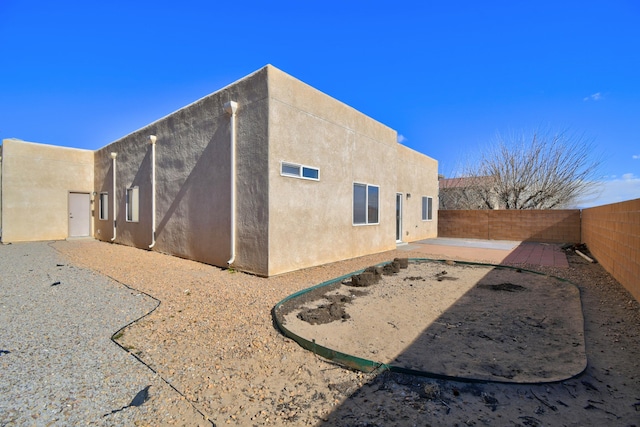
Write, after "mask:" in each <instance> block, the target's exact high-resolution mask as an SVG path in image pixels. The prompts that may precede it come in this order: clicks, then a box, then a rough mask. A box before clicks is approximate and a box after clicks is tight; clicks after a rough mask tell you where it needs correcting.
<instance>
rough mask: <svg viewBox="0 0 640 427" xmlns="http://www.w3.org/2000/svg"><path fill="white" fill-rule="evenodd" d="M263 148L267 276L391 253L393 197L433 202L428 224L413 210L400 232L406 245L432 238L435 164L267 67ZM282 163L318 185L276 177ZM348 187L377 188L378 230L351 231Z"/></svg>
mask: <svg viewBox="0 0 640 427" xmlns="http://www.w3.org/2000/svg"><path fill="white" fill-rule="evenodd" d="M269 147H270V149H269V217H270V218H269V275H274V274H279V273H283V272H287V271H292V270H296V269H300V268H305V267H310V266H314V265H320V264H324V263H328V262H332V261H337V260H342V259H348V258H353V257H357V256H362V255H366V254H371V253H376V252H382V251H385V250H390V249H394V248H395V247H396V240H395V200H396V199H395V197H396V192H397V191H414V192H415V193H416V194H425V195H427V193H429V194H430V195H431V196H433V197H434V201H435V203H436V205H434V220H433V221H431V222H429V223H423V222H422V221H418V220H417V219H416V218H419V216H420V213H421V212H420V211H419V210H418V211H416V212H413V211H411V213H410V214H409V212H408V214H409V216H408V217H407V219H406V220H405V222H404V224H405V226H406V227H407V230H408V229H409V227H411V232H410V237H411V238H414V239H418V238H424V237H429V236H435V235H436V231H437V220H436V219H435V218H437V215H436V213H435V211H436V206H437V185H438V181H437V162H435V161H434V160H433V159H430V158H428V157H426V156H423V155H422V154H419V153H417V152H414V151H412V150H409V149H407V148H406V147H402V146H400V145H399V144H398V143H397V134H396V132H395V131H394V130H393V129H390V128H388V127H387V126H384V125H383V124H381V123H379V122H377V121H375V120H373V119H371V118H369V117H367V116H365V115H364V114H362V113H360V112H359V111H357V110H355V109H353V108H351V107H349V106H347V105H345V104H343V103H341V102H339V101H337V100H335V99H333V98H331V97H329V96H327V95H325V94H324V93H322V92H320V91H318V90H316V89H314V88H313V87H311V86H308V85H306V84H305V83H303V82H301V81H299V80H297V79H295V78H293V77H291V76H289V75H287V74H285V73H283V72H281V71H280V70H277V69H275V68H273V67H269ZM283 161H284V162H291V163H295V164H300V165H305V166H311V167H315V168H318V169H319V170H320V179H319V181H313V180H305V179H297V178H292V177H287V176H281V174H280V164H281V162H283ZM401 163H404V164H405V166H404V167H403V169H402V170H401V171H400V172H401V173H400V174H398V172H399V170H398V169H397V166H398V165H399V164H401ZM414 179H415V181H413V182H412V180H414ZM429 180H430V181H431V182H429ZM355 182H357V183H363V184H371V185H376V186H379V188H380V193H379V195H380V208H379V215H380V217H379V224H376V225H353V184H354V183H355ZM401 188H402V189H401ZM419 203H420V202H419V200H416V201H415V204H416V205H418V204H419Z"/></svg>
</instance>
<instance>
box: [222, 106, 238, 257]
mask: <svg viewBox="0 0 640 427" xmlns="http://www.w3.org/2000/svg"><path fill="white" fill-rule="evenodd" d="M224 110H225V111H226V112H227V113H229V114H230V115H231V119H230V120H231V121H230V124H229V127H230V128H231V236H230V239H231V258H229V261H227V264H228V265H229V267H231V264H233V263H234V262H235V260H236V111H238V103H237V102H235V101H229V102H227V103H225V104H224Z"/></svg>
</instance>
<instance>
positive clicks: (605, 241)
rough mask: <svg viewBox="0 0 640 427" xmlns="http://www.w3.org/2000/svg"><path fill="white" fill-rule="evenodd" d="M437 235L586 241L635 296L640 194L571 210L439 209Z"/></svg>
mask: <svg viewBox="0 0 640 427" xmlns="http://www.w3.org/2000/svg"><path fill="white" fill-rule="evenodd" d="M438 236H439V237H458V238H471V239H489V240H519V241H529V242H546V243H586V245H587V247H588V248H589V251H590V252H591V254H592V255H593V256H594V257H595V258H596V259H597V260H598V262H599V263H600V264H601V265H602V267H603V268H604V269H605V270H607V271H608V272H609V273H610V274H611V275H612V276H613V277H615V279H616V280H617V281H619V282H620V283H621V284H622V285H623V286H624V287H625V288H626V289H627V290H628V291H629V292H630V293H631V294H632V295H633V296H634V298H635V299H636V300H638V301H640V199H635V200H629V201H626V202H620V203H614V204H610V205H604V206H598V207H594V208H588V209H583V210H582V211H580V210H579V209H571V210H440V211H438Z"/></svg>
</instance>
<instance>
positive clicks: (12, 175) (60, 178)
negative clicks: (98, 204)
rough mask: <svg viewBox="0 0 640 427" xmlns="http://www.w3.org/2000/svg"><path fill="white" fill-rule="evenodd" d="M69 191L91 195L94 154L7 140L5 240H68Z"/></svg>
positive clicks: (4, 157) (4, 144) (5, 150)
mask: <svg viewBox="0 0 640 427" xmlns="http://www.w3.org/2000/svg"><path fill="white" fill-rule="evenodd" d="M70 192H78V193H88V194H91V193H92V192H93V152H92V151H89V150H77V149H72V148H65V147H56V146H52V145H45V144H37V143H32V142H24V141H19V140H14V139H5V140H3V155H2V192H1V194H2V242H4V243H9V242H23V241H36V240H61V239H66V238H67V237H68V236H69V206H68V203H69V193H70ZM87 209H90V207H87Z"/></svg>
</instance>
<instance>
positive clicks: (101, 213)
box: [98, 193, 109, 219]
mask: <svg viewBox="0 0 640 427" xmlns="http://www.w3.org/2000/svg"><path fill="white" fill-rule="evenodd" d="M98 218H99V219H109V193H100V199H99V200H98Z"/></svg>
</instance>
